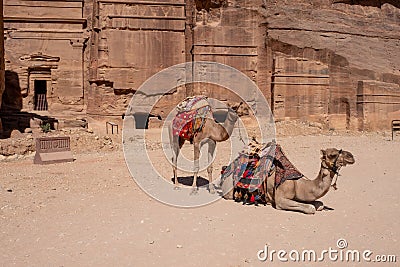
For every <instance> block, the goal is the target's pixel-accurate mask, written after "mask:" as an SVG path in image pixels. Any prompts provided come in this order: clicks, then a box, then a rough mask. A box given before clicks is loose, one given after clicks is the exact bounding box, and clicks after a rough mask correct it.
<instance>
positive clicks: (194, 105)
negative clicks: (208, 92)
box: [176, 95, 210, 113]
mask: <svg viewBox="0 0 400 267" xmlns="http://www.w3.org/2000/svg"><path fill="white" fill-rule="evenodd" d="M209 105H210V104H209V103H208V100H207V96H204V95H198V96H191V97H187V98H185V100H183V101H182V102H181V103H179V104H178V105H177V106H176V110H177V111H178V112H179V113H181V112H187V111H190V110H197V109H200V108H202V107H205V106H209Z"/></svg>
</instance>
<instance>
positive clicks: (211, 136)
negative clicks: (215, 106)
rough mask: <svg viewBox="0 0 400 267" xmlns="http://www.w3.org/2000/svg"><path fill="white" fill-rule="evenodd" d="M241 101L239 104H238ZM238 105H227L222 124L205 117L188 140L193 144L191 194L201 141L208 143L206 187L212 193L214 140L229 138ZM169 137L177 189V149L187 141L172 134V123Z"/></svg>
mask: <svg viewBox="0 0 400 267" xmlns="http://www.w3.org/2000/svg"><path fill="white" fill-rule="evenodd" d="M241 104H242V103H240V104H239V106H240V105H241ZM238 108H239V107H237V108H235V110H233V109H231V108H229V107H228V113H227V116H226V119H225V122H224V123H223V124H220V123H218V122H216V121H215V120H214V119H213V118H212V117H206V118H205V120H204V124H203V126H202V128H201V130H200V131H199V132H196V134H195V135H194V136H193V139H191V140H189V141H191V142H192V143H193V145H194V174H193V185H192V187H193V189H192V193H191V194H196V193H197V191H198V188H197V175H198V172H199V157H200V148H201V145H203V143H208V162H209V165H208V167H207V173H208V189H209V192H210V193H212V194H214V193H215V187H214V184H213V183H212V170H213V166H212V161H213V157H214V151H215V147H216V142H222V141H226V140H228V139H229V137H230V136H231V134H232V131H233V128H234V126H235V123H236V121H237V120H238V118H239V117H238V115H237V113H236V110H237V109H238ZM169 137H170V144H171V147H172V154H173V156H172V168H173V173H174V183H175V189H179V181H178V176H177V161H178V155H179V151H180V149H181V148H182V146H183V144H184V143H185V141H188V140H187V139H185V138H182V137H181V136H179V135H175V134H173V129H172V125H171V126H170V127H169Z"/></svg>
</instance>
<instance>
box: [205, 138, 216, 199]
mask: <svg viewBox="0 0 400 267" xmlns="http://www.w3.org/2000/svg"><path fill="white" fill-rule="evenodd" d="M215 146H216V143H215V141H213V140H209V141H208V164H209V165H208V167H207V173H208V190H209V192H210V193H211V194H215V186H214V184H213V183H212V180H213V177H212V171H213V159H214V152H215Z"/></svg>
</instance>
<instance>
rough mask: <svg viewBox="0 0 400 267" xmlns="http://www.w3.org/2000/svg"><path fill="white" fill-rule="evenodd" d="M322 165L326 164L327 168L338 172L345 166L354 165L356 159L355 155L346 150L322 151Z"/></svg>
mask: <svg viewBox="0 0 400 267" xmlns="http://www.w3.org/2000/svg"><path fill="white" fill-rule="evenodd" d="M321 153H322V157H321V161H322V164H325V167H326V168H328V169H330V170H332V171H334V172H336V171H337V170H338V169H340V168H341V167H343V166H346V165H347V164H349V165H350V164H354V162H355V159H354V157H353V155H352V154H351V153H350V152H348V151H345V150H338V149H336V148H327V149H325V150H321Z"/></svg>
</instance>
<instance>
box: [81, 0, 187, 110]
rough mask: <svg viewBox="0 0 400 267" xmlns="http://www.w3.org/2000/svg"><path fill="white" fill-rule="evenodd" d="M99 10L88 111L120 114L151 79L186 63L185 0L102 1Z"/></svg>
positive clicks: (95, 18)
mask: <svg viewBox="0 0 400 267" xmlns="http://www.w3.org/2000/svg"><path fill="white" fill-rule="evenodd" d="M94 14H97V15H96V16H94V20H93V22H92V27H93V32H92V40H91V44H92V45H91V47H90V49H91V66H90V67H91V72H90V84H91V86H90V87H89V91H88V107H87V114H88V115H92V116H104V115H106V116H117V117H121V115H122V114H124V112H125V110H126V107H127V106H128V104H129V100H130V98H131V97H132V94H133V93H134V92H135V91H136V90H137V89H138V88H139V87H140V85H141V84H142V83H143V82H144V81H146V79H148V78H149V77H150V76H152V75H153V74H155V73H157V72H158V71H160V70H162V69H164V68H167V67H169V66H173V65H175V64H178V63H183V62H185V21H186V16H185V3H184V1H183V0H182V1H158V2H146V1H109V0H99V1H97V4H96V5H95V6H94ZM144 104H145V103H144Z"/></svg>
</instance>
